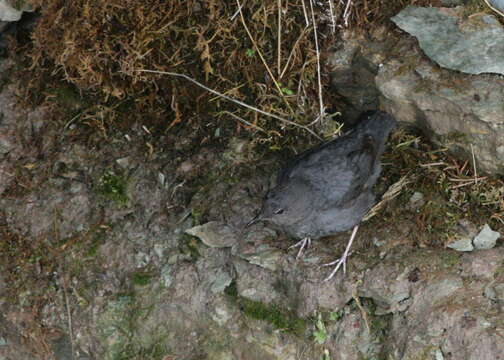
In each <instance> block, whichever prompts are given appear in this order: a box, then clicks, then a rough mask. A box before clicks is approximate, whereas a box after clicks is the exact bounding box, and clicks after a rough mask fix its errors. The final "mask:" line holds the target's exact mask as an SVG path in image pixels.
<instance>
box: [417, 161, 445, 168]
mask: <svg viewBox="0 0 504 360" xmlns="http://www.w3.org/2000/svg"><path fill="white" fill-rule="evenodd" d="M440 165H446V163H445V162H444V161H439V162H433V163H429V164H420V166H421V167H425V168H428V167H431V166H440Z"/></svg>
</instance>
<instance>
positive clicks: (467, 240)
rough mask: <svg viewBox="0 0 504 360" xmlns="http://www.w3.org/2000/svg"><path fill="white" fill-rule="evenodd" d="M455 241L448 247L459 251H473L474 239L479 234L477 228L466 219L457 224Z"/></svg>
mask: <svg viewBox="0 0 504 360" xmlns="http://www.w3.org/2000/svg"><path fill="white" fill-rule="evenodd" d="M455 233H456V235H455V236H456V237H455V240H453V241H452V242H450V243H449V244H448V245H447V247H449V248H450V249H454V250H457V251H473V250H474V246H473V238H474V236H475V235H476V233H477V229H476V226H475V225H474V224H473V223H471V222H470V221H468V220H466V219H462V220H460V221H459V222H458V223H457V226H456V228H455Z"/></svg>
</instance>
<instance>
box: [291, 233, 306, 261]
mask: <svg viewBox="0 0 504 360" xmlns="http://www.w3.org/2000/svg"><path fill="white" fill-rule="evenodd" d="M310 245H311V238H309V237H305V238H304V239H302V240H301V241H298V242H297V243H295V244H294V245H292V246H289V249H292V248H297V247H299V251H298V253H297V255H296V260H298V259H299V258H300V257H301V255H302V254H303V251H304V250H305V249H308V247H309V246H310Z"/></svg>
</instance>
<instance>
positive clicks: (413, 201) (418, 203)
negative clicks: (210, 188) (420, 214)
mask: <svg viewBox="0 0 504 360" xmlns="http://www.w3.org/2000/svg"><path fill="white" fill-rule="evenodd" d="M424 204H425V200H424V195H423V194H422V193H421V192H418V191H415V192H414V193H413V195H411V198H410V200H409V208H410V209H411V210H413V211H415V210H418V209H420V208H421V207H422V206H423V205H424Z"/></svg>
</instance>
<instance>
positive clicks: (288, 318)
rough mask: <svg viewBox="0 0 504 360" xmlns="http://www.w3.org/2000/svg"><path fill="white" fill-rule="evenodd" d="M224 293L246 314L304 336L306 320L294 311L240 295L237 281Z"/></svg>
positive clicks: (279, 328) (277, 327)
mask: <svg viewBox="0 0 504 360" xmlns="http://www.w3.org/2000/svg"><path fill="white" fill-rule="evenodd" d="M224 293H225V294H226V295H228V296H229V298H230V299H231V300H232V301H233V302H235V303H236V304H237V305H238V306H239V307H240V309H241V311H242V312H243V314H244V315H245V316H248V317H250V318H253V319H256V320H262V321H266V322H268V323H270V324H271V325H273V326H274V327H275V329H278V330H282V331H285V332H288V333H292V334H294V335H297V336H302V335H303V334H304V332H305V330H306V327H307V322H306V320H304V319H301V318H299V317H297V316H296V315H295V314H294V313H293V312H292V311H289V310H287V309H284V308H282V307H281V306H279V305H276V304H264V303H262V302H260V301H255V300H250V299H247V298H244V297H242V296H239V295H238V289H237V287H236V282H235V281H233V282H232V283H231V284H230V285H229V286H228V287H227V288H226V289H225V290H224Z"/></svg>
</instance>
